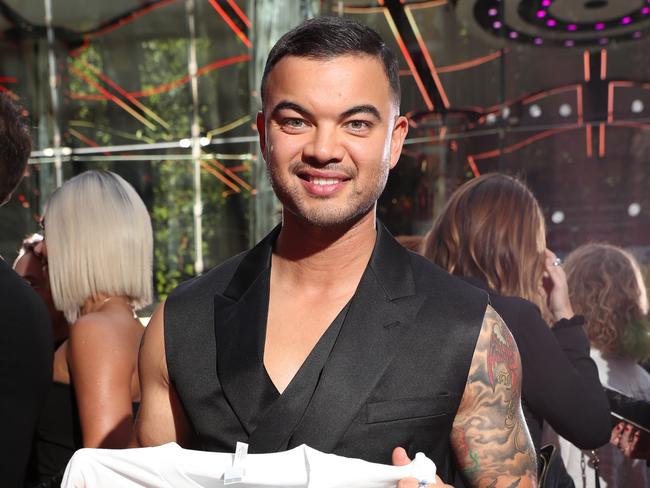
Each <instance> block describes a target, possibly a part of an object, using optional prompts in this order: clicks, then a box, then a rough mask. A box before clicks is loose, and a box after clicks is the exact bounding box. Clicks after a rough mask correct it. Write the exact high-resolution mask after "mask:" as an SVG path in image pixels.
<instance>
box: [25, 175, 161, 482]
mask: <svg viewBox="0 0 650 488" xmlns="http://www.w3.org/2000/svg"><path fill="white" fill-rule="evenodd" d="M43 224H44V225H43V226H44V231H45V241H44V244H43V253H44V255H45V256H46V258H47V261H48V268H49V277H50V287H51V290H52V298H53V301H54V305H55V306H56V308H57V309H58V310H61V311H63V313H64V315H65V317H66V319H67V320H68V322H69V323H70V324H71V326H70V334H69V338H68V339H67V340H66V341H64V342H63V343H62V344H61V346H59V348H58V349H57V350H56V353H55V355H54V374H53V383H52V387H51V389H50V391H49V394H48V397H47V401H46V406H45V408H44V411H43V416H42V418H41V421H40V423H39V427H38V437H37V439H36V444H35V451H34V455H33V459H34V462H33V465H34V472H33V473H31V475H32V476H31V481H32V482H33V483H34V484H36V485H37V486H58V484H57V483H60V477H61V475H62V474H63V470H64V468H65V466H66V464H67V462H68V460H69V459H70V457H71V456H72V454H73V453H74V451H75V450H76V449H78V448H81V447H103V448H126V447H129V446H130V445H131V442H132V436H133V407H134V405H133V404H134V402H137V401H139V398H140V388H139V381H138V375H137V368H136V364H137V357H138V347H139V345H140V340H141V338H142V334H143V331H144V328H143V326H142V325H141V324H140V322H139V320H138V318H137V317H136V315H135V310H137V309H139V308H141V307H143V306H145V305H147V304H149V303H150V302H151V299H152V259H153V257H152V248H153V237H152V230H151V222H150V219H149V214H148V212H147V209H146V208H145V205H144V203H143V202H142V200H141V199H140V197H139V196H138V194H137V193H136V192H135V190H134V189H133V187H132V186H131V185H129V184H128V183H127V182H126V181H125V180H124V179H122V178H121V177H120V176H118V175H116V174H114V173H111V172H108V171H87V172H85V173H81V174H80V175H78V176H76V177H74V178H72V179H71V180H69V181H67V182H66V183H65V184H64V185H63V186H61V187H60V188H59V189H58V190H56V191H55V192H54V193H53V194H52V196H51V197H50V199H49V200H48V202H47V205H46V211H45V215H44V217H43Z"/></svg>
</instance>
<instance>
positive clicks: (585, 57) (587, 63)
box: [582, 51, 591, 81]
mask: <svg viewBox="0 0 650 488" xmlns="http://www.w3.org/2000/svg"><path fill="white" fill-rule="evenodd" d="M582 59H583V63H582V64H583V65H584V69H585V81H589V80H590V79H591V67H590V61H589V51H585V52H584V53H583V54H582Z"/></svg>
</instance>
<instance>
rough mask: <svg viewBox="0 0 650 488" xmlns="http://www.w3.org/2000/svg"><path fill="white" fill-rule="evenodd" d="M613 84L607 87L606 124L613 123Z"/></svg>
mask: <svg viewBox="0 0 650 488" xmlns="http://www.w3.org/2000/svg"><path fill="white" fill-rule="evenodd" d="M614 86H615V85H614V83H609V84H608V85H607V122H609V123H611V122H614Z"/></svg>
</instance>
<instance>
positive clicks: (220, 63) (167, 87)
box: [129, 54, 251, 98]
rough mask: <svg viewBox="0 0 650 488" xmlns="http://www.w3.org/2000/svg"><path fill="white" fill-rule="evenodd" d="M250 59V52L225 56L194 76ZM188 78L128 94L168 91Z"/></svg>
mask: <svg viewBox="0 0 650 488" xmlns="http://www.w3.org/2000/svg"><path fill="white" fill-rule="evenodd" d="M250 59H251V57H250V54H242V55H241V56H233V57H231V58H226V59H220V60H219V61H215V62H214V63H211V64H208V65H206V66H202V67H201V68H199V69H198V70H197V72H196V76H201V75H204V74H205V73H208V72H209V71H213V70H215V69H218V68H222V67H223V66H228V65H230V64H236V63H240V62H243V61H249V60H250ZM189 80H190V76H189V75H186V76H183V77H182V78H179V79H177V80H174V81H171V82H169V83H164V84H162V85H159V86H156V87H154V88H149V89H148V90H142V91H137V92H131V93H129V95H131V96H132V97H138V98H139V97H149V96H151V95H157V94H158V93H164V92H168V91H170V90H173V89H174V88H177V87H179V86H181V85H184V84H185V83H187V82H188V81H189Z"/></svg>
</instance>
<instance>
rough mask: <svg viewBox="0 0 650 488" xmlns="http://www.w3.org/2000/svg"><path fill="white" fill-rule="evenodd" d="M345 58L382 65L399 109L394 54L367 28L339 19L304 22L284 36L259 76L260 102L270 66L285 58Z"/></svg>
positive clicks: (398, 89)
mask: <svg viewBox="0 0 650 488" xmlns="http://www.w3.org/2000/svg"><path fill="white" fill-rule="evenodd" d="M345 55H366V56H373V57H376V58H378V59H379V60H380V61H381V62H382V64H383V66H384V72H385V73H386V77H387V78H388V83H389V84H390V88H391V91H392V92H393V96H394V97H395V102H396V103H397V105H398V106H399V102H400V87H399V64H398V62H397V58H396V57H395V54H393V52H392V51H391V50H390V49H389V48H388V46H386V43H385V42H384V40H383V39H382V38H381V36H380V35H379V34H377V33H376V32H375V31H374V30H372V29H371V28H370V27H368V26H366V25H363V24H360V23H359V22H355V21H353V20H349V19H345V18H342V17H316V18H314V19H310V20H306V21H305V22H303V23H302V24H300V25H299V26H297V27H295V28H293V29H291V30H290V31H289V32H287V33H286V34H284V35H283V36H282V37H281V38H280V40H279V41H278V42H277V43H276V44H275V46H273V49H271V52H270V53H269V56H268V58H267V60H266V65H265V66H264V74H263V75H262V86H261V93H262V101H264V96H265V93H264V92H265V89H266V80H267V78H268V76H269V73H270V72H271V71H272V70H273V67H274V66H275V65H276V64H277V63H278V62H279V61H280V60H281V59H282V58H284V57H286V56H296V57H299V58H311V59H318V60H327V59H332V58H335V57H338V56H345Z"/></svg>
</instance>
